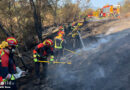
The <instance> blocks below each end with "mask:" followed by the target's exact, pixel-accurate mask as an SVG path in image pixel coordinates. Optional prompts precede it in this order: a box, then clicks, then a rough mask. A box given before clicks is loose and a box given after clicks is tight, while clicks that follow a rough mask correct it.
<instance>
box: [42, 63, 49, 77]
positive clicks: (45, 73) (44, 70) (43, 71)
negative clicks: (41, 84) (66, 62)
mask: <svg viewBox="0 0 130 90" xmlns="http://www.w3.org/2000/svg"><path fill="white" fill-rule="evenodd" d="M42 66H43V70H42V79H45V78H46V77H47V68H48V63H42Z"/></svg>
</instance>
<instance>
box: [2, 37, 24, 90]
mask: <svg viewBox="0 0 130 90" xmlns="http://www.w3.org/2000/svg"><path fill="white" fill-rule="evenodd" d="M17 44H18V42H17V40H16V39H15V38H13V37H9V38H7V40H6V41H3V42H2V44H1V45H0V77H1V78H2V81H0V84H2V85H4V86H9V87H10V90H17V88H16V81H15V79H18V78H20V77H22V76H23V75H24V73H25V72H24V71H21V70H20V68H18V67H16V66H15V63H14V59H13V55H14V51H15V48H16V46H17ZM16 72H17V73H16ZM10 82H11V83H10ZM9 83H10V84H9Z"/></svg>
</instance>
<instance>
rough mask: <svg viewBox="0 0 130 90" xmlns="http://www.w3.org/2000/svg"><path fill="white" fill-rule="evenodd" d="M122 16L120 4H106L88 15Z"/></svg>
mask: <svg viewBox="0 0 130 90" xmlns="http://www.w3.org/2000/svg"><path fill="white" fill-rule="evenodd" d="M90 16H91V17H120V5H106V6H103V8H100V9H97V10H96V11H93V12H92V14H91V15H88V17H90Z"/></svg>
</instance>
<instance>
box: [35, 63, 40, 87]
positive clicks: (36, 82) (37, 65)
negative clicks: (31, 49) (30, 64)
mask: <svg viewBox="0 0 130 90" xmlns="http://www.w3.org/2000/svg"><path fill="white" fill-rule="evenodd" d="M35 75H36V80H35V82H34V84H36V85H38V84H40V63H39V62H35Z"/></svg>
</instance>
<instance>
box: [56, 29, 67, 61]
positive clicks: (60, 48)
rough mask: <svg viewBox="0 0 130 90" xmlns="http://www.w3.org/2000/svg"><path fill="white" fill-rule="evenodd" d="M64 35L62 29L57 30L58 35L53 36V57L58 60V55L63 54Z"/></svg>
mask: <svg viewBox="0 0 130 90" xmlns="http://www.w3.org/2000/svg"><path fill="white" fill-rule="evenodd" d="M64 35H65V33H64V32H63V31H60V32H58V35H57V36H56V37H55V38H54V42H55V45H54V47H55V58H56V60H58V61H60V57H62V56H63V48H64V43H65V40H64Z"/></svg>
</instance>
